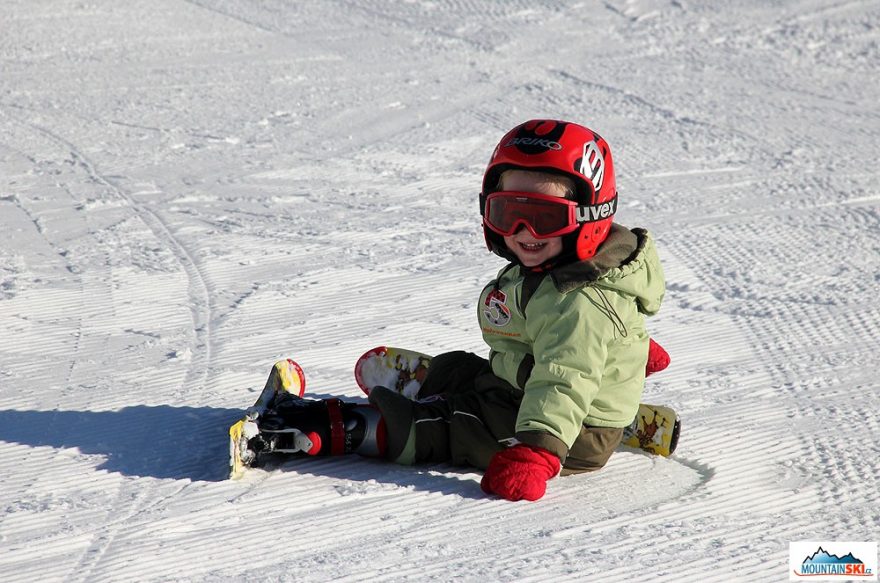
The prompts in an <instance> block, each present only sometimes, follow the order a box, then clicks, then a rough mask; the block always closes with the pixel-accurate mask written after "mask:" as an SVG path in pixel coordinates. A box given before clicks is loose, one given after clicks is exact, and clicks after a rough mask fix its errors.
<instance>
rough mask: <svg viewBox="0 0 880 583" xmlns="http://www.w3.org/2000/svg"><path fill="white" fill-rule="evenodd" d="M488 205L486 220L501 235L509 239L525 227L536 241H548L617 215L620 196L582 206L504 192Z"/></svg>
mask: <svg viewBox="0 0 880 583" xmlns="http://www.w3.org/2000/svg"><path fill="white" fill-rule="evenodd" d="M485 204H486V207H485V212H484V215H483V216H484V219H483V220H484V222H485V223H486V226H487V227H489V228H490V229H492V230H493V231H494V232H496V233H498V234H499V235H501V236H504V237H509V236H511V235H514V234H515V233H516V232H517V231H518V230H519V229H520V227H521V226H524V227H525V228H526V229H528V230H529V232H530V233H531V234H532V236H534V237H535V238H536V239H547V238H549V237H561V236H562V235H567V234H569V233H572V232H574V231H575V230H577V228H578V227H579V226H580V225H583V224H585V223H594V222H597V221H601V220H603V219H607V218H608V217H610V216H612V215H613V214H614V213H615V212H616V211H617V196H616V195H615V196H614V198H612V199H611V200H609V201H607V202H603V203H599V204H592V205H579V204H578V203H577V202H575V201H573V200H569V199H567V198H560V197H557V196H551V195H549V194H538V193H534V192H510V191H501V192H493V193H492V194H490V195H489V196H487V197H486V203H485Z"/></svg>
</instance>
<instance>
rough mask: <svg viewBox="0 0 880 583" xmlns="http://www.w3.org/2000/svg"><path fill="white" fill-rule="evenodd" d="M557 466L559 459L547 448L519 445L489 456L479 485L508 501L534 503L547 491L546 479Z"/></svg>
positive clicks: (553, 472)
mask: <svg viewBox="0 0 880 583" xmlns="http://www.w3.org/2000/svg"><path fill="white" fill-rule="evenodd" d="M559 467H560V463H559V458H558V457H556V456H555V455H554V454H552V453H550V452H549V451H547V450H546V449H543V448H540V447H532V446H528V445H525V444H522V443H520V444H517V445H514V446H513V447H511V448H508V449H505V450H502V451H499V452H498V453H496V454H495V455H494V456H493V457H492V460H491V461H490V462H489V467H488V468H487V469H486V473H485V474H484V475H483V480H482V482H480V486H481V487H482V488H483V492H485V493H486V494H497V495H498V496H501V497H502V498H506V499H507V500H511V501H516V500H532V501H534V500H538V499H539V498H541V496H543V495H544V492H546V491H547V480H549V479H550V478H552V477H553V476H555V475H556V474H558V473H559Z"/></svg>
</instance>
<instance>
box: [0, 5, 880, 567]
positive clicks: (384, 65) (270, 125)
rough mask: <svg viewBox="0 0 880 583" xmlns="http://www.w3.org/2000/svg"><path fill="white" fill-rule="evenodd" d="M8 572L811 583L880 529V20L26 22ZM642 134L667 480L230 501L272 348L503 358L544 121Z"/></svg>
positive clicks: (18, 11) (319, 361) (386, 16)
mask: <svg viewBox="0 0 880 583" xmlns="http://www.w3.org/2000/svg"><path fill="white" fill-rule="evenodd" d="M0 12H2V16H0V580H3V581H34V580H40V581H133V580H137V581H178V580H179V581H228V580H252V581H258V580H259V581H262V580H269V581H274V580H282V581H287V580H290V581H321V580H331V579H333V580H347V581H362V580H371V579H384V580H387V579H391V580H404V579H412V580H424V579H429V578H437V579H443V580H465V581H514V580H516V581H547V580H590V581H645V580H650V581H718V582H722V581H724V582H727V581H783V580H786V579H787V577H788V543H789V541H796V540H843V541H846V540H850V541H853V540H855V541H877V540H878V539H880V446H878V433H880V421H878V414H880V396H878V390H880V381H878V373H880V366H878V364H880V357H878V354H880V309H878V307H877V305H878V296H880V242H878V241H880V176H878V170H877V168H878V167H877V160H878V158H880V139H878V137H880V105H878V104H880V75H878V70H880V4H878V2H877V1H876V0H863V1H858V0H857V1H841V0H822V1H820V0H793V1H790V2H763V1H761V0H728V1H726V2H724V3H715V2H705V3H703V2H689V1H684V2H683V1H680V0H679V1H676V0H609V1H607V2H603V3H599V2H595V3H593V2H578V3H574V2H563V1H554V0H532V1H525V0H513V1H502V0H495V1H488V0H467V1H462V0H458V1H456V0H434V1H429V0H425V1H409V2H396V1H391V0H385V1H373V0H334V1H327V2H292V1H285V0H262V1H260V2H257V1H247V0H192V1H182V0H155V1H151V2H139V3H135V2H114V1H112V0H85V1H82V0H53V1H50V0H46V1H41V2H34V1H31V0H5V1H4V2H3V6H2V9H0ZM538 116H548V117H558V118H564V119H571V120H574V121H580V122H582V123H585V124H587V125H590V126H592V127H594V128H595V129H597V130H598V131H599V132H600V133H602V134H603V136H604V137H606V138H607V139H608V140H609V142H610V143H611V145H612V148H613V151H614V155H615V162H616V166H617V174H618V184H619V187H620V193H621V209H620V212H619V213H618V219H619V221H620V222H622V223H624V224H627V225H631V226H645V227H648V228H650V229H651V230H652V231H653V233H654V234H655V236H656V238H657V240H658V243H659V247H660V252H661V256H662V258H663V260H664V263H665V267H666V271H667V277H668V284H669V289H668V294H667V299H666V302H665V306H664V309H663V310H662V312H661V314H660V315H659V316H658V317H657V318H655V319H653V320H652V321H651V322H650V327H651V330H652V332H653V334H654V336H655V337H656V338H657V339H658V340H659V341H660V342H661V343H663V344H664V345H666V346H667V348H668V349H669V351H670V352H671V354H672V357H673V365H672V366H671V367H670V368H669V369H668V370H667V371H666V372H664V373H662V374H660V375H657V376H656V377H652V378H651V379H650V380H649V382H648V385H647V388H646V394H645V400H646V401H649V402H658V403H666V404H669V405H672V406H674V407H675V408H676V409H677V410H678V411H679V412H680V413H681V415H682V418H683V423H684V433H683V436H682V440H681V445H680V447H679V450H678V453H677V454H676V455H675V456H674V457H673V458H671V459H662V458H652V457H650V456H648V455H645V454H643V453H640V452H637V451H633V450H628V449H625V448H621V450H620V451H619V452H618V453H616V454H615V456H614V457H613V458H612V461H611V462H610V464H609V465H608V467H607V468H606V469H605V470H603V471H602V472H600V473H598V474H595V475H582V476H576V477H569V478H564V479H556V480H553V481H552V482H551V483H550V484H549V488H548V493H547V495H546V497H545V498H544V499H543V500H541V501H540V502H537V503H517V504H512V503H509V502H505V501H501V500H498V499H493V498H489V497H487V496H485V495H483V493H482V492H481V491H480V488H479V477H480V476H479V474H477V473H475V472H472V471H469V470H466V469H465V470H462V469H457V468H452V467H449V466H436V467H423V468H402V467H397V466H393V465H389V464H384V463H380V462H376V461H371V460H365V459H360V458H355V457H349V458H334V459H324V460H298V461H290V462H288V463H284V464H282V465H278V466H275V467H271V468H268V470H266V471H264V470H256V471H253V472H251V473H250V474H249V475H248V476H247V477H246V478H245V479H244V480H243V481H240V482H231V481H228V480H225V474H226V464H227V443H226V435H225V434H226V429H227V427H228V425H229V424H230V423H231V422H232V421H233V420H234V419H235V418H236V417H237V415H238V414H239V411H240V409H242V408H243V407H245V406H247V405H249V404H250V403H251V402H252V401H253V399H254V397H255V391H257V390H258V389H259V388H261V387H262V384H263V382H264V380H265V375H266V374H267V373H268V370H269V368H270V366H271V365H272V363H273V362H274V361H275V360H276V359H278V358H280V357H283V356H290V357H293V358H295V359H296V360H297V361H298V362H299V363H300V364H301V365H302V366H303V367H304V369H305V370H306V374H307V377H308V387H307V389H308V392H309V393H310V394H312V395H314V396H318V397H326V396H331V395H332V396H342V397H346V398H350V399H361V395H360V393H359V391H358V389H357V388H356V386H355V384H354V381H353V378H352V367H353V365H354V362H355V360H356V358H357V357H358V356H359V355H360V354H361V353H362V352H363V351H364V350H366V349H368V348H370V347H372V346H375V345H378V344H386V343H387V344H396V345H403V346H409V347H412V348H417V349H421V350H423V351H427V352H439V351H443V350H449V349H456V348H462V349H467V350H473V351H477V352H484V349H483V348H482V346H481V340H480V336H479V333H478V330H477V327H476V318H475V307H474V302H475V299H476V297H477V294H478V292H479V290H480V289H481V287H482V283H483V282H485V281H486V280H487V278H489V277H490V276H491V275H492V274H494V273H495V271H496V270H497V269H499V268H500V266H501V260H500V259H499V258H497V257H495V256H494V255H491V254H489V253H488V252H487V251H486V250H485V247H484V245H483V241H482V233H481V229H480V226H479V217H478V212H477V204H476V193H477V190H478V188H479V183H480V178H481V173H482V170H483V168H484V165H485V163H486V161H487V160H488V156H489V154H490V152H491V149H492V147H493V146H494V143H495V142H496V141H497V140H498V139H499V138H500V137H501V135H502V134H503V133H504V132H505V131H506V130H507V129H509V128H510V127H512V126H513V125H515V124H516V123H518V122H520V121H523V120H525V119H528V118H530V117H538Z"/></svg>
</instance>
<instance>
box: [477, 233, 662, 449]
mask: <svg viewBox="0 0 880 583" xmlns="http://www.w3.org/2000/svg"><path fill="white" fill-rule="evenodd" d="M665 288H666V284H665V280H664V277H663V269H662V267H661V265H660V259H659V257H658V255H657V251H656V249H655V247H654V242H653V239H652V238H651V236H650V235H649V234H648V232H647V231H645V230H643V229H634V230H632V231H630V230H628V229H626V228H625V227H622V226H620V225H616V224H615V225H613V226H612V229H611V232H610V233H609V236H608V238H607V239H606V240H605V242H604V243H603V244H602V246H601V247H600V248H599V251H598V253H597V254H596V256H594V257H593V258H592V259H590V260H589V261H582V262H577V263H573V264H568V265H564V266H562V267H559V268H556V269H554V270H553V271H551V272H550V273H549V274H546V273H545V274H533V273H530V272H528V271H523V270H521V269H520V267H519V266H516V265H508V266H507V267H505V268H504V269H503V270H502V271H501V272H500V273H499V274H498V277H497V279H496V280H493V281H492V282H490V284H489V285H488V286H486V288H485V289H484V290H483V292H482V294H481V296H480V304H479V320H480V328H481V330H482V332H483V338H484V339H485V341H486V343H487V344H488V345H489V347H490V349H491V351H490V354H489V361H490V363H491V367H492V372H493V373H494V374H495V375H496V376H498V377H500V378H501V379H503V380H505V381H507V382H509V383H510V384H511V385H513V386H514V387H519V388H520V389H522V390H523V399H522V404H521V405H520V408H519V413H518V416H517V421H516V432H517V433H516V437H517V439H519V440H520V441H522V442H524V443H529V444H532V445H538V446H541V447H544V448H546V449H549V450H550V451H553V452H554V453H557V454H558V455H559V456H560V457H561V458H563V459H565V456H566V455H567V453H568V450H569V448H571V446H572V444H573V443H574V441H575V439H576V438H577V437H578V435H579V432H580V430H581V426H582V425H585V424H586V425H591V426H596V427H625V426H627V425H629V424H630V422H632V420H633V419H634V418H635V415H636V411H637V410H638V405H639V401H640V399H641V395H642V389H643V388H644V383H645V365H646V363H647V357H648V333H647V331H646V330H645V323H644V315H653V314H655V313H656V312H657V311H658V310H659V309H660V303H661V301H662V299H663V295H664V293H665Z"/></svg>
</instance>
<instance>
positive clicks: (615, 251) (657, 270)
mask: <svg viewBox="0 0 880 583" xmlns="http://www.w3.org/2000/svg"><path fill="white" fill-rule="evenodd" d="M550 276H551V277H552V279H553V283H554V284H555V285H556V289H558V290H559V291H560V292H561V293H569V292H571V291H573V290H575V289H579V288H582V287H584V286H587V285H593V286H595V287H600V288H602V289H607V290H612V291H618V292H621V293H624V294H627V295H631V296H633V297H635V298H636V302H637V303H638V306H639V311H640V312H642V313H643V314H647V315H649V316H652V315H654V314H656V313H657V311H658V310H659V309H660V304H661V303H662V301H663V296H664V294H665V291H666V280H665V277H664V275H663V268H662V267H661V265H660V257H659V256H658V255H657V249H656V247H655V246H654V240H653V238H652V237H651V235H650V234H649V233H648V231H646V230H645V229H632V230H630V229H627V228H626V227H624V226H622V225H618V224H616V223H615V224H613V225H612V226H611V232H610V233H609V234H608V238H607V239H605V241H604V242H603V243H602V245H601V246H600V247H599V250H598V251H597V252H596V255H595V256H593V257H592V258H591V259H588V260H586V261H578V262H575V263H569V264H567V265H563V266H561V267H557V268H556V269H554V270H552V271H551V272H550Z"/></svg>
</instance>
